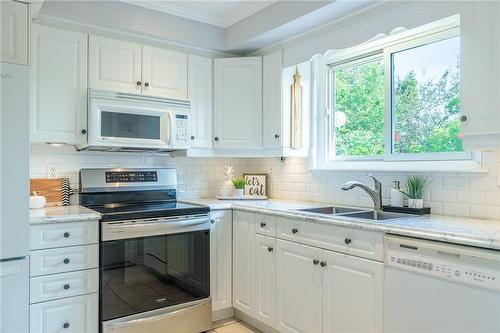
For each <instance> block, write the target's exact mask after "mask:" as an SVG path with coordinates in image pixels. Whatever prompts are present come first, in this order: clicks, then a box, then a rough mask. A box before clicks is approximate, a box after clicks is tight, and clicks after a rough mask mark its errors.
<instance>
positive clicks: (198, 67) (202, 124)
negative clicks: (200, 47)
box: [188, 55, 212, 148]
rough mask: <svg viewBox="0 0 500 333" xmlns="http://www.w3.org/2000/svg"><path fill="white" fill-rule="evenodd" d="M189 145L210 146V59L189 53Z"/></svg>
mask: <svg viewBox="0 0 500 333" xmlns="http://www.w3.org/2000/svg"><path fill="white" fill-rule="evenodd" d="M188 69H189V77H188V84H189V89H188V93H189V94H188V95H189V97H188V99H189V100H190V101H191V113H192V117H191V147H195V148H210V147H212V59H210V58H205V57H199V56H194V55H189V65H188Z"/></svg>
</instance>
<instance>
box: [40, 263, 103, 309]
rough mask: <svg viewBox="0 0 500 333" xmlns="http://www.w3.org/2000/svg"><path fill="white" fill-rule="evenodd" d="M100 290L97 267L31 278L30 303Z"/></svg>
mask: <svg viewBox="0 0 500 333" xmlns="http://www.w3.org/2000/svg"><path fill="white" fill-rule="evenodd" d="M98 290H99V271H98V269H97V268H94V269H89V270H85V271H77V272H70V273H63V274H54V275H48V276H39V277H34V278H31V279H30V303H38V302H43V301H51V300H55V299H59V298H66V297H71V296H78V295H83V294H90V293H96V292H97V291H98Z"/></svg>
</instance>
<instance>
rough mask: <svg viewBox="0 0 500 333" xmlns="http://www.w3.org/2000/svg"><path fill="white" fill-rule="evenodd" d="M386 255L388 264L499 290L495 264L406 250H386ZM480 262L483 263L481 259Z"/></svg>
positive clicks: (499, 281)
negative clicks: (466, 261) (474, 263)
mask: <svg viewBox="0 0 500 333" xmlns="http://www.w3.org/2000/svg"><path fill="white" fill-rule="evenodd" d="M386 255H387V265H388V266H393V267H399V268H401V269H404V270H410V271H414V272H418V273H421V274H426V275H430V276H434V277H437V278H442V279H447V280H452V281H456V282H459V283H465V284H469V285H474V286H478V287H483V288H488V289H494V290H497V291H500V267H494V266H495V265H493V266H491V265H485V266H482V265H473V264H470V265H469V264H467V263H465V264H463V263H461V262H459V260H458V261H455V260H443V259H442V258H439V257H433V256H419V255H413V254H411V253H407V252H406V251H404V252H399V251H391V250H388V251H387V253H386ZM457 258H458V257H457ZM481 262H482V263H484V261H482V260H481Z"/></svg>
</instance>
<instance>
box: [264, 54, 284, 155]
mask: <svg viewBox="0 0 500 333" xmlns="http://www.w3.org/2000/svg"><path fill="white" fill-rule="evenodd" d="M282 64H283V63H282V54H281V50H279V51H276V52H274V53H271V54H268V55H266V56H264V58H263V71H262V76H263V80H262V85H263V91H262V113H263V122H262V126H263V138H262V139H263V146H264V147H281V138H282V133H281V113H282V112H281V99H282V97H281V92H282V90H281V78H282V70H281V69H282V66H283V65H282Z"/></svg>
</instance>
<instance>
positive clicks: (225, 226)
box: [210, 210, 233, 311]
mask: <svg viewBox="0 0 500 333" xmlns="http://www.w3.org/2000/svg"><path fill="white" fill-rule="evenodd" d="M231 215H232V213H231V210H220V211H215V212H212V213H211V214H210V222H211V225H210V295H211V296H212V311H217V310H221V309H226V308H230V307H232V292H231V289H232V285H231V281H232V272H231V260H232V255H231V254H232V248H231V247H232V240H233V238H232V236H233V233H232V229H233V226H232V216H231Z"/></svg>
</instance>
